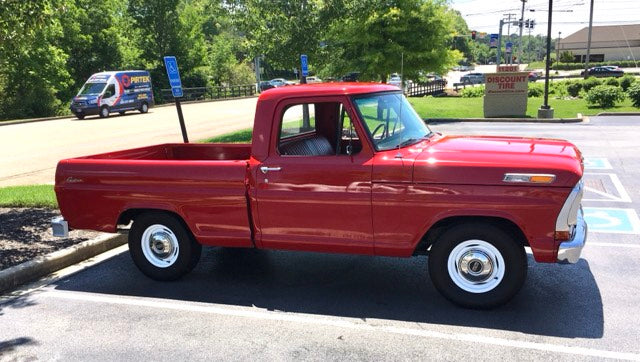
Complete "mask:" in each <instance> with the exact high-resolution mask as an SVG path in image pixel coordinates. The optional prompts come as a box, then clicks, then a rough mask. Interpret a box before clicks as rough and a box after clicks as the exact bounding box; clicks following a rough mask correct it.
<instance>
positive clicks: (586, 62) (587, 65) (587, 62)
mask: <svg viewBox="0 0 640 362" xmlns="http://www.w3.org/2000/svg"><path fill="white" fill-rule="evenodd" d="M592 28H593V0H591V9H590V10H589V38H588V39H587V58H586V59H585V60H584V79H587V78H588V77H589V74H588V72H589V58H590V57H591V29H592Z"/></svg>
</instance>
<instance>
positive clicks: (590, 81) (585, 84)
mask: <svg viewBox="0 0 640 362" xmlns="http://www.w3.org/2000/svg"><path fill="white" fill-rule="evenodd" d="M600 84H602V81H601V80H600V79H598V78H596V77H589V78H587V79H585V80H583V81H582V89H583V90H584V91H585V92H588V91H589V90H590V89H591V88H593V87H595V86H597V85H600Z"/></svg>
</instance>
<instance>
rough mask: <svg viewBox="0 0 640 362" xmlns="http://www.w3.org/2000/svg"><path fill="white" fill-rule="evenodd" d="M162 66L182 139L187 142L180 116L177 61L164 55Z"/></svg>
mask: <svg viewBox="0 0 640 362" xmlns="http://www.w3.org/2000/svg"><path fill="white" fill-rule="evenodd" d="M164 66H165V68H166V69H167V77H168V78H169V85H170V86H171V94H173V98H174V99H175V101H176V109H177V110H178V120H179V121H180V130H181V131H182V140H183V141H184V143H189V138H187V128H186V127H185V125H184V117H183V116H182V107H181V106H180V98H181V97H182V96H183V93H182V81H181V80H180V71H179V70H178V61H177V60H176V57H174V56H166V57H164Z"/></svg>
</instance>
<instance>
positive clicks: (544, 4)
mask: <svg viewBox="0 0 640 362" xmlns="http://www.w3.org/2000/svg"><path fill="white" fill-rule="evenodd" d="M449 2H450V4H451V6H452V7H453V8H454V9H456V10H458V11H460V13H461V14H462V16H463V17H464V19H465V20H466V21H467V24H468V25H469V28H471V29H473V30H476V31H479V32H487V33H497V32H498V24H499V22H500V18H501V17H502V16H503V14H507V13H513V14H516V15H515V19H518V18H520V11H521V8H522V2H521V1H520V0H500V1H495V0H450V1H449ZM589 5H590V0H554V1H553V10H554V12H553V20H552V28H551V32H552V34H553V37H554V38H556V37H558V32H559V31H560V32H562V35H561V37H563V38H564V37H565V36H568V35H570V34H572V33H573V32H576V31H578V30H580V29H582V28H583V27H587V26H589ZM548 6H549V1H548V0H527V2H526V4H525V16H524V18H525V19H535V21H536V27H535V29H534V30H533V31H532V34H546V33H547V16H548V14H549V13H548V12H547V11H546V10H547V9H548ZM529 9H533V10H536V11H534V12H531V11H529ZM556 10H560V11H561V12H556ZM638 23H640V0H595V1H594V12H593V25H594V26H595V25H616V24H638ZM506 31H507V29H506V26H505V28H504V30H503V32H505V33H506ZM523 31H524V32H525V34H526V33H527V29H523ZM511 32H512V33H514V32H517V27H516V28H515V29H514V27H513V26H512V27H511Z"/></svg>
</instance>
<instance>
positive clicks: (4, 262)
mask: <svg viewBox="0 0 640 362" xmlns="http://www.w3.org/2000/svg"><path fill="white" fill-rule="evenodd" d="M59 215H60V211H58V210H53V209H43V208H0V270H2V269H6V268H8V267H11V266H14V265H17V264H20V263H23V262H25V261H28V260H31V259H33V258H35V257H37V256H40V255H46V254H49V253H51V252H53V251H56V250H60V249H63V248H66V247H69V246H71V245H74V244H78V243H80V242H83V241H86V240H90V239H93V238H95V237H97V236H98V235H100V233H99V232H95V231H83V230H73V231H71V232H70V233H69V237H68V238H64V239H63V238H57V237H54V236H52V235H51V219H52V218H54V217H56V216H59Z"/></svg>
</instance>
